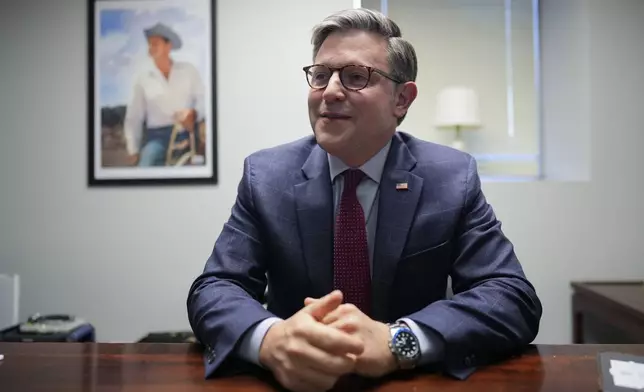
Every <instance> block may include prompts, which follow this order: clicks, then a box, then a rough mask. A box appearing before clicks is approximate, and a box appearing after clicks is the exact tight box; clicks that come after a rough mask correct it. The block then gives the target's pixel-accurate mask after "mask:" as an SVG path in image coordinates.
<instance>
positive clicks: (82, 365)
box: [0, 343, 644, 392]
mask: <svg viewBox="0 0 644 392" xmlns="http://www.w3.org/2000/svg"><path fill="white" fill-rule="evenodd" d="M605 351H617V352H623V353H631V354H636V355H644V345H622V346H620V345H612V346H608V345H603V346H602V345H577V346H574V345H573V346H565V345H563V346H530V347H529V348H528V349H527V351H526V352H525V353H524V354H523V355H521V356H518V357H515V358H510V359H508V360H507V361H505V362H503V363H499V364H496V365H494V366H489V367H487V368H481V369H480V370H479V371H477V372H476V373H474V374H473V375H472V376H470V378H468V379H467V380H465V381H458V380H453V379H450V378H446V377H444V376H441V375H436V374H431V375H419V374H415V375H413V376H412V377H410V378H409V379H398V380H383V381H381V382H379V383H377V384H376V385H373V386H372V387H370V388H368V389H366V390H370V391H424V390H430V389H432V390H440V391H476V392H483V391H519V390H520V391H573V390H574V391H592V392H595V391H597V388H598V370H597V362H596V357H595V356H596V354H597V353H599V352H605ZM0 353H1V354H4V355H5V359H4V361H2V362H0V386H1V387H2V388H1V389H2V391H11V392H22V391H29V392H37V391H45V390H46V391H65V392H70V391H133V392H139V391H154V392H161V391H186V392H192V391H206V390H207V391H223V392H226V391H274V390H276V389H275V388H274V386H273V385H271V384H270V383H269V382H267V381H262V380H260V379H258V378H255V377H252V376H237V377H231V378H225V379H212V380H204V379H203V371H204V368H203V362H202V359H201V353H200V349H199V347H198V346H196V345H191V344H159V343H134V344H105V343H99V344H94V343H0Z"/></svg>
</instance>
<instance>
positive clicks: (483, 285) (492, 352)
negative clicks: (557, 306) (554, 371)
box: [409, 157, 542, 379]
mask: <svg viewBox="0 0 644 392" xmlns="http://www.w3.org/2000/svg"><path fill="white" fill-rule="evenodd" d="M453 249H454V250H453V251H454V255H453V264H452V268H451V272H450V275H451V279H452V289H453V292H454V296H453V297H452V298H450V299H445V300H442V301H437V302H434V303H432V304H430V305H429V306H427V307H425V308H424V309H422V310H420V311H418V312H416V313H414V314H412V315H410V316H409V318H410V319H412V320H414V321H415V322H416V323H418V324H420V325H423V326H425V327H427V328H431V329H432V330H434V331H436V332H437V333H438V334H439V335H440V336H441V337H442V338H443V342H444V344H445V346H444V353H443V354H444V357H443V363H442V366H443V367H444V370H445V371H446V373H447V374H449V375H452V376H454V377H456V378H460V379H465V378H467V377H468V376H469V375H470V374H471V373H473V372H474V371H475V369H476V367H477V366H480V365H485V364H487V363H491V362H494V361H496V360H501V359H503V358H506V357H507V356H510V355H512V354H514V353H517V352H519V351H520V350H521V349H522V348H524V347H525V346H526V345H528V344H529V343H530V342H532V340H533V339H534V338H535V337H536V335H537V332H538V330H539V321H540V319H541V314H542V307H541V302H540V300H539V298H538V297H537V294H536V292H535V289H534V287H533V286H532V284H531V283H530V282H529V281H528V280H527V279H526V277H525V274H524V272H523V269H522V267H521V264H520V263H519V261H518V260H517V257H516V255H515V253H514V248H513V245H512V243H511V242H510V241H509V240H508V239H507V238H506V236H505V235H504V234H503V232H502V231H501V223H500V222H499V221H498V220H497V219H496V217H495V215H494V212H493V210H492V207H491V206H490V205H489V204H488V203H487V202H486V200H485V197H484V195H483V192H482V190H481V183H480V179H479V176H478V173H477V169H476V162H475V161H474V159H473V158H471V157H470V161H469V166H468V171H467V178H466V180H465V196H464V204H463V209H462V214H461V217H460V221H459V223H458V227H457V231H456V233H455V235H454V248H453Z"/></svg>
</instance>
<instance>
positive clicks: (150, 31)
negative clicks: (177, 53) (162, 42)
mask: <svg viewBox="0 0 644 392" xmlns="http://www.w3.org/2000/svg"><path fill="white" fill-rule="evenodd" d="M144 32H145V37H146V38H150V37H152V36H155V35H156V36H159V37H163V38H165V39H167V40H168V41H170V43H171V44H172V49H173V50H176V49H179V48H180V47H181V38H180V37H179V34H177V33H176V32H175V31H174V30H172V29H171V28H170V27H168V26H167V25H165V24H163V23H157V24H155V25H154V26H152V27H150V28H147V29H145V30H144Z"/></svg>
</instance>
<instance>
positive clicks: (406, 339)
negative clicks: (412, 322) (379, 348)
mask: <svg viewBox="0 0 644 392" xmlns="http://www.w3.org/2000/svg"><path fill="white" fill-rule="evenodd" d="M393 341H394V346H395V347H396V351H397V352H398V354H399V355H402V356H403V357H405V358H408V359H414V358H416V357H417V356H418V355H419V354H420V347H418V341H417V340H416V337H415V336H414V335H413V334H412V333H411V332H409V331H408V330H405V329H401V330H400V331H398V332H397V333H396V335H395V336H394V339H393Z"/></svg>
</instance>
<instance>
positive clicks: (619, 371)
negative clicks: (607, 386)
mask: <svg viewBox="0 0 644 392" xmlns="http://www.w3.org/2000/svg"><path fill="white" fill-rule="evenodd" d="M609 371H610V374H611V375H612V376H613V384H615V386H617V387H622V388H631V389H642V388H644V364H642V363H637V362H633V361H628V362H626V361H619V360H616V359H611V360H610V370H609Z"/></svg>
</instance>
